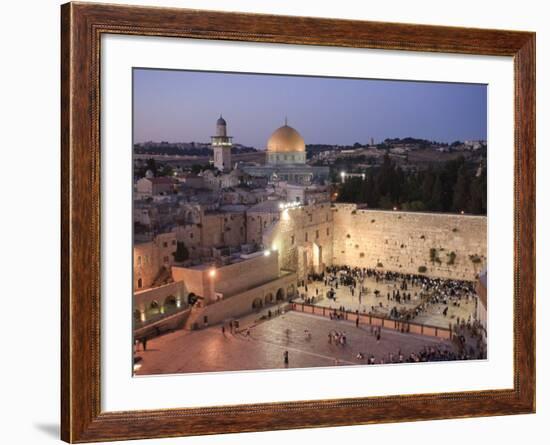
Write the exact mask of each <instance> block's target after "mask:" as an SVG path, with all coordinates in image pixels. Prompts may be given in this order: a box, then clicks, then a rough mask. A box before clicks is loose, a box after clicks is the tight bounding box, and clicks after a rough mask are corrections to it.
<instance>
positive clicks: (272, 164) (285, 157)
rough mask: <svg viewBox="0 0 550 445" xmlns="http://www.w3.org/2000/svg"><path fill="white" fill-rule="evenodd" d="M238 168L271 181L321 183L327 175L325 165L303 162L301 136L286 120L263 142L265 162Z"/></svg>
mask: <svg viewBox="0 0 550 445" xmlns="http://www.w3.org/2000/svg"><path fill="white" fill-rule="evenodd" d="M241 168H242V169H243V171H244V172H246V173H248V174H249V175H251V176H260V177H267V178H269V179H270V181H272V182H276V181H286V182H288V183H291V184H302V185H308V184H312V183H314V182H317V183H322V182H324V181H326V180H327V179H328V177H329V168H328V167H312V166H310V165H307V164H306V145H305V142H304V139H303V138H302V136H301V135H300V133H298V131H296V130H295V129H294V128H292V127H290V126H289V125H287V123H286V121H285V125H283V126H282V127H280V128H278V129H277V130H275V131H274V132H273V134H272V135H271V137H270V138H269V140H268V141H267V164H265V165H243V166H242V167H241Z"/></svg>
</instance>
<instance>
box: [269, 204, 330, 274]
mask: <svg viewBox="0 0 550 445" xmlns="http://www.w3.org/2000/svg"><path fill="white" fill-rule="evenodd" d="M263 243H264V245H266V246H270V247H274V248H276V249H277V251H278V252H280V255H279V265H280V267H281V269H286V270H291V271H294V272H296V273H297V274H298V277H299V278H300V279H302V278H304V277H305V275H306V274H307V273H308V272H310V271H311V266H312V265H313V264H314V263H315V261H314V259H313V258H312V256H313V255H314V254H315V251H316V249H320V254H319V256H320V258H319V260H320V263H321V264H319V269H322V267H323V266H328V265H330V264H332V258H333V212H332V211H331V208H330V204H329V203H324V204H314V205H308V206H300V207H296V208H289V209H286V210H283V211H282V212H281V217H280V219H279V220H278V221H277V222H276V223H275V224H273V225H272V226H271V227H270V228H269V230H266V231H265V232H264V234H263Z"/></svg>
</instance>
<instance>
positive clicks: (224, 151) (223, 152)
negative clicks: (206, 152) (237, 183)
mask: <svg viewBox="0 0 550 445" xmlns="http://www.w3.org/2000/svg"><path fill="white" fill-rule="evenodd" d="M211 139H212V150H213V151H214V166H215V167H216V168H217V169H218V170H220V171H223V172H228V171H230V170H231V147H232V146H233V143H232V142H231V139H233V138H232V137H231V136H227V123H226V122H225V119H224V118H223V117H222V116H221V115H220V118H219V119H218V120H217V122H216V136H212V137H211Z"/></svg>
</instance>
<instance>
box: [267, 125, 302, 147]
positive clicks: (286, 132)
mask: <svg viewBox="0 0 550 445" xmlns="http://www.w3.org/2000/svg"><path fill="white" fill-rule="evenodd" d="M267 151H270V152H276V153H289V152H297V151H306V144H305V143H304V139H303V138H302V136H300V133H298V132H297V131H296V130H295V129H294V128H292V127H289V126H288V125H283V126H282V127H280V128H278V129H277V130H275V131H274V132H273V134H272V135H271V137H270V138H269V140H268V141H267Z"/></svg>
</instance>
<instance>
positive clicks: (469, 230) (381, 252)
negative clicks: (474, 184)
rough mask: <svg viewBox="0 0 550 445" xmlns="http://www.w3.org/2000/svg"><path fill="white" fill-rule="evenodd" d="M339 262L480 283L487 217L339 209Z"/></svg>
mask: <svg viewBox="0 0 550 445" xmlns="http://www.w3.org/2000/svg"><path fill="white" fill-rule="evenodd" d="M332 210H333V219H334V245H333V262H334V264H342V265H344V264H345V265H349V266H357V267H378V268H380V269H384V270H391V271H398V272H404V273H419V272H420V271H421V270H423V268H426V270H425V272H423V273H425V274H426V275H430V276H437V277H444V278H454V279H464V280H475V279H476V276H477V275H478V274H479V272H480V271H481V270H482V269H483V268H484V267H485V266H486V261H487V258H486V257H487V218H486V217H485V216H473V215H454V214H440V213H439V214H438V213H420V212H418V213H417V212H400V211H383V210H367V209H358V208H357V206H356V205H355V204H336V205H334V206H333V209H332Z"/></svg>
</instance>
